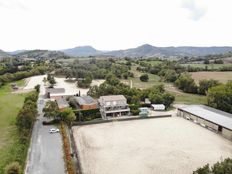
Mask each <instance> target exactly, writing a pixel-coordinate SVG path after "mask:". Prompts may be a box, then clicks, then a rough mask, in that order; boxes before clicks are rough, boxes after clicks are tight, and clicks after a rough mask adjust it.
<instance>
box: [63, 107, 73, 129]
mask: <svg viewBox="0 0 232 174" xmlns="http://www.w3.org/2000/svg"><path fill="white" fill-rule="evenodd" d="M60 117H61V119H62V120H63V121H65V122H66V123H67V124H68V125H69V126H71V125H72V123H73V121H74V120H76V115H75V113H74V112H73V110H72V109H71V108H67V109H65V110H64V111H62V112H61V113H60Z"/></svg>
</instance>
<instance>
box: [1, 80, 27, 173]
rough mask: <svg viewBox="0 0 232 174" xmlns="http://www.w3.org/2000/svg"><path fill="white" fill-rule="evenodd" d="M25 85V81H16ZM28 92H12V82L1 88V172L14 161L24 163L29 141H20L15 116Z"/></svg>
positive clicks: (20, 84)
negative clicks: (25, 149)
mask: <svg viewBox="0 0 232 174" xmlns="http://www.w3.org/2000/svg"><path fill="white" fill-rule="evenodd" d="M16 83H17V85H19V86H23V85H24V81H23V80H20V81H17V82H16ZM26 95H27V94H12V93H11V88H10V84H7V85H5V86H3V87H2V88H0V120H1V121H0V132H1V134H0V173H3V170H4V167H5V166H6V165H7V164H8V163H10V162H12V161H19V162H20V163H21V164H24V160H25V158H26V153H25V152H22V151H21V149H22V146H28V143H25V144H24V145H22V144H21V143H20V142H19V137H18V134H17V130H16V126H15V121H16V120H15V118H16V116H17V114H18V112H19V110H20V109H21V108H22V106H23V102H24V99H25V97H26Z"/></svg>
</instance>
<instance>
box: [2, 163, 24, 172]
mask: <svg viewBox="0 0 232 174" xmlns="http://www.w3.org/2000/svg"><path fill="white" fill-rule="evenodd" d="M20 173H21V166H20V165H19V163H18V162H12V163H10V164H8V165H7V166H6V167H5V174H20Z"/></svg>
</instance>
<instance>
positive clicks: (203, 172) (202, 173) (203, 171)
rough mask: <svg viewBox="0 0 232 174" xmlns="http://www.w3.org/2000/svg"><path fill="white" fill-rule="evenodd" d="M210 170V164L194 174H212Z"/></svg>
mask: <svg viewBox="0 0 232 174" xmlns="http://www.w3.org/2000/svg"><path fill="white" fill-rule="evenodd" d="M210 173H211V172H210V168H209V164H206V165H205V166H204V167H202V168H198V169H197V170H196V171H194V172H193V174H210Z"/></svg>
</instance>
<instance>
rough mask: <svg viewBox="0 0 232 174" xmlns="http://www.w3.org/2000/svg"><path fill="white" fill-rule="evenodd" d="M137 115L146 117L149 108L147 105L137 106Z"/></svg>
mask: <svg viewBox="0 0 232 174" xmlns="http://www.w3.org/2000/svg"><path fill="white" fill-rule="evenodd" d="M139 110H140V112H139V116H140V117H147V116H148V114H149V109H148V108H147V107H143V108H139Z"/></svg>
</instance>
